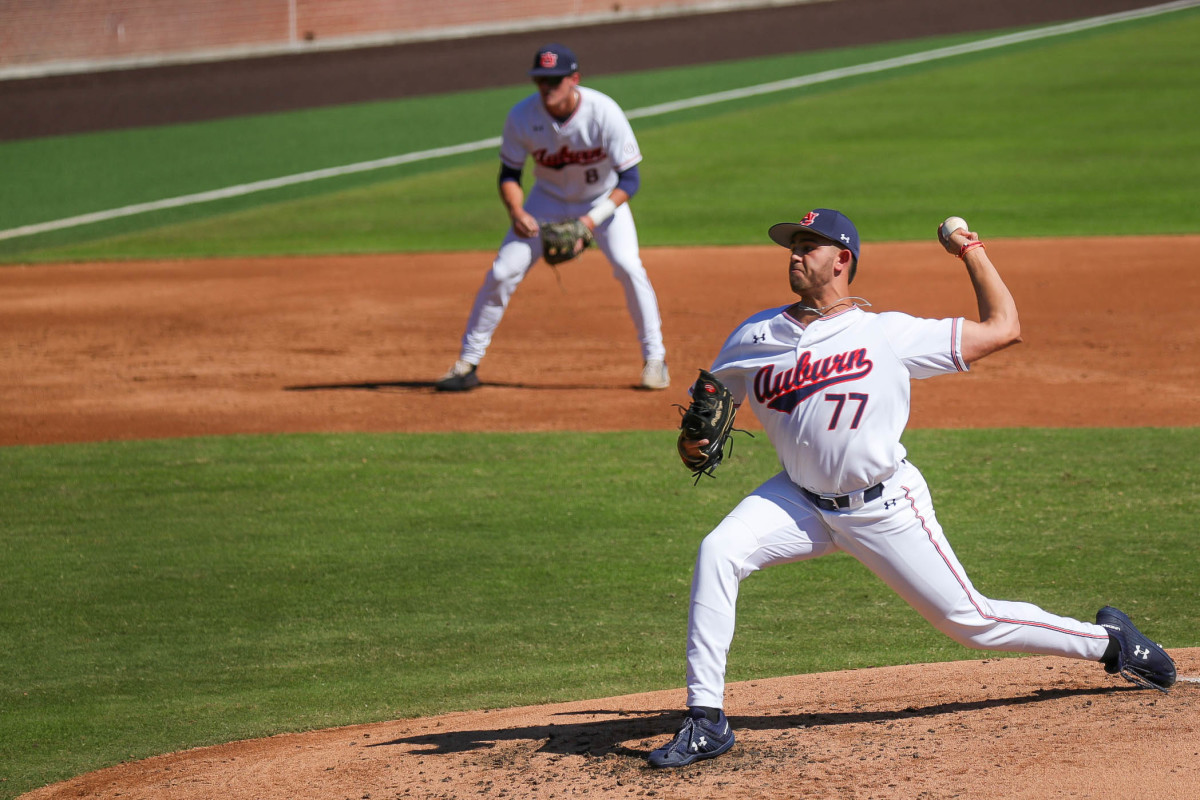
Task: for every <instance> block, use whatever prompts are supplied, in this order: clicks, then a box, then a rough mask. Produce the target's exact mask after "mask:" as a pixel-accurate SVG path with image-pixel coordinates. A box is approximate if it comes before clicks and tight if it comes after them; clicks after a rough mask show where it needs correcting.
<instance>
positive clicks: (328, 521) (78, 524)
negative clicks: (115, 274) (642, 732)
mask: <svg viewBox="0 0 1200 800" xmlns="http://www.w3.org/2000/svg"><path fill="white" fill-rule="evenodd" d="M906 444H907V445H908V448H909V453H910V457H911V458H912V460H913V461H914V463H916V464H918V465H919V466H921V467H922V469H923V470H924V471H925V473H926V475H927V477H928V478H929V480H930V483H931V486H932V487H933V492H934V498H935V501H936V502H937V504H938V515H939V519H940V520H941V521H942V523H943V525H944V526H945V527H946V529H947V531H948V535H949V536H950V539H951V541H952V542H953V544H954V545H955V548H956V551H957V553H958V555H959V556H960V558H961V559H962V561H963V562H964V563H965V564H966V566H967V568H968V570H969V571H970V574H971V577H972V579H973V580H974V582H975V584H976V585H977V586H978V587H979V588H980V590H981V591H983V592H986V593H988V594H990V595H991V596H995V597H1003V598H1006V599H1022V600H1029V601H1031V602H1036V603H1039V604H1041V605H1043V606H1045V607H1047V608H1048V609H1051V610H1054V611H1056V612H1059V613H1065V614H1068V615H1072V616H1086V617H1089V618H1090V616H1091V615H1092V614H1094V613H1095V610H1096V609H1097V608H1099V607H1100V606H1101V605H1103V604H1104V603H1108V602H1112V603H1114V604H1116V605H1119V606H1125V607H1126V608H1127V609H1128V610H1129V611H1130V613H1131V614H1133V615H1134V616H1135V618H1136V619H1138V621H1139V622H1144V623H1145V626H1146V628H1147V629H1148V630H1149V631H1152V632H1153V635H1155V636H1156V637H1157V638H1159V639H1161V640H1162V641H1164V642H1166V643H1167V644H1168V645H1170V646H1190V645H1195V644H1196V643H1197V641H1196V638H1195V637H1196V633H1195V630H1196V629H1195V625H1194V620H1195V619H1197V617H1198V615H1200V598H1198V597H1197V596H1196V594H1195V592H1194V591H1192V584H1193V582H1194V564H1195V558H1194V555H1193V553H1192V549H1193V548H1192V541H1191V539H1192V531H1193V527H1194V526H1193V520H1194V517H1195V513H1196V510H1197V500H1198V496H1200V494H1198V491H1197V479H1196V477H1195V476H1196V475H1197V474H1198V472H1197V469H1196V467H1197V456H1196V453H1198V452H1200V430H1198V429H1177V430H1156V429H1142V430H1138V429H1122V430H1115V431H1091V430H1066V431H1050V430H999V431H953V432H936V431H916V432H912V433H911V434H910V435H909V436H907V437H906ZM743 445H744V446H742V445H739V447H738V448H737V450H736V451H735V453H734V454H733V457H732V459H731V461H730V463H729V464H727V465H726V466H724V467H722V470H721V471H720V472H719V473H718V475H719V478H718V479H717V480H713V481H704V482H703V483H701V484H700V486H699V487H695V488H693V487H692V486H691V481H690V480H689V479H688V477H687V475H686V474H685V473H684V472H683V471H682V469H680V468H679V467H678V466H677V464H676V460H675V456H674V449H673V437H672V435H671V432H669V431H668V432H636V433H623V434H528V435H516V434H513V435H451V434H444V435H409V436H405V435H392V436H365V435H356V436H349V435H333V436H275V437H231V438H222V439H185V440H174V441H152V442H137V443H108V444H95V445H75V446H69V447H68V446H46V447H30V448H12V447H10V448H2V449H0V475H2V476H3V478H4V480H3V481H0V507H2V508H4V509H5V519H4V527H3V536H2V538H0V559H2V562H3V569H2V570H0V648H3V649H2V652H4V653H5V656H4V659H5V660H4V669H3V670H2V674H0V708H2V710H3V713H0V763H3V764H4V765H5V768H6V769H5V775H4V777H6V778H7V779H8V780H7V781H6V782H4V783H3V784H0V787H2V788H0V794H3V795H5V796H11V795H12V794H16V793H20V792H22V791H24V790H27V789H30V788H33V787H34V786H37V785H41V784H44V783H47V782H50V781H53V780H55V779H58V778H64V777H67V776H70V775H72V774H77V773H79V772H82V771H86V770H90V769H94V768H97V767H99V766H102V765H105V764H111V763H115V762H117V761H120V760H122V759H128V758H134V757H142V756H148V755H151V754H154V753H160V752H165V751H171V750H177V749H180V748H183V747H189V746H193V745H201V744H209V743H216V742H221V741H228V740H232V739H236V738H243V737H253V736H259V735H265V734H268V733H273V732H279V731H285V730H301V729H307V728H315V727H327V726H332V725H338V724H345V723H351V722H367V721H373V720H381V719H388V718H394V717H397V716H412V715H424V714H430V713H436V712H439V711H447V710H453V709H470V708H480V707H502V706H511V705H522V704H529V703H537V702H549V701H556V700H566V699H572V698H585V697H597V696H607V695H612V694H620V693H627V692H636V691H642V690H649V689H656V688H671V687H677V686H680V685H682V680H683V666H684V665H683V636H684V627H685V624H686V616H687V597H688V586H689V583H690V571H691V564H692V560H693V558H694V556H695V548H696V546H697V545H698V543H699V540H700V538H701V537H702V536H703V535H704V533H706V532H707V531H708V530H709V529H710V528H711V527H712V526H713V525H715V523H716V522H717V521H719V519H720V518H721V516H723V515H724V514H725V513H726V512H727V511H728V510H729V509H730V508H731V507H732V506H733V505H734V504H736V502H737V501H738V500H739V499H740V498H741V497H742V496H743V495H744V494H745V493H746V492H748V491H749V490H750V489H752V488H753V487H754V486H755V485H757V484H758V483H759V482H760V481H761V480H762V479H764V478H765V477H767V476H768V475H770V474H772V473H773V472H774V471H775V470H776V469H777V462H776V461H775V459H774V456H773V453H772V451H771V449H770V447H769V446H768V445H767V444H766V443H765V441H759V440H751V441H747V442H744V443H743ZM580 452H587V453H589V462H588V463H587V464H586V465H584V464H581V463H580V462H579V459H578V453H580ZM742 597H743V600H742V603H741V607H740V609H739V611H740V618H741V624H740V625H739V633H738V638H737V641H736V643H735V650H734V652H733V656H732V659H731V664H730V674H729V678H730V680H733V681H737V680H745V679H749V678H753V677H764V676H769V675H783V674H793V673H798V672H811V671H824V670H832V669H841V668H849V667H864V666H871V665H883V664H895V663H904V662H919V661H930V660H946V659H956V658H976V657H978V653H976V652H973V651H967V650H965V649H963V648H962V647H960V646H958V645H956V644H954V643H953V642H950V641H949V640H947V639H945V638H944V637H941V636H940V635H938V634H937V633H936V632H934V631H933V630H932V629H931V628H930V627H929V626H928V625H926V624H925V623H924V622H923V621H922V620H921V619H920V618H919V617H917V615H916V614H915V613H914V612H912V611H911V610H910V609H909V608H908V607H907V606H905V605H904V604H903V603H902V602H900V601H899V600H898V599H897V598H895V597H894V596H893V595H892V594H891V593H890V592H889V591H888V590H887V589H886V588H885V587H883V586H882V585H881V584H880V583H879V582H878V581H877V580H876V579H875V578H873V577H872V576H871V575H869V574H868V573H867V572H866V571H865V570H864V569H862V568H861V567H860V566H859V565H857V563H855V562H853V561H851V560H850V559H848V558H845V557H838V556H835V557H831V558H827V559H820V560H818V561H815V562H811V563H807V564H799V565H789V566H781V567H779V568H776V569H773V570H767V571H765V572H763V573H762V574H760V575H756V576H754V577H753V578H752V579H751V580H748V581H746V583H745V585H744V587H743V594H742ZM835 640H836V641H837V642H838V643H839V645H838V647H836V648H830V647H813V646H812V642H814V641H818V642H819V641H835Z"/></svg>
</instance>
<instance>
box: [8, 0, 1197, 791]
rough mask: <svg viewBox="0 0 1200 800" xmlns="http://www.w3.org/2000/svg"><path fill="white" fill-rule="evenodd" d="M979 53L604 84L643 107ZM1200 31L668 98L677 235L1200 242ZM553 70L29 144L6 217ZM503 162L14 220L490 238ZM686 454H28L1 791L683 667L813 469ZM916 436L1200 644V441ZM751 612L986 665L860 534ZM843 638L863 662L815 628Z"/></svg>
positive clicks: (654, 435)
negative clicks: (705, 470)
mask: <svg viewBox="0 0 1200 800" xmlns="http://www.w3.org/2000/svg"><path fill="white" fill-rule="evenodd" d="M963 40H964V37H956V38H953V39H939V40H936V41H935V40H930V41H922V42H904V43H896V44H892V45H888V46H881V47H873V48H861V49H855V50H846V51H836V52H826V53H816V54H809V55H804V56H793V57H787V58H774V59H765V60H762V61H753V62H741V63H738V64H733V65H728V64H726V65H713V66H708V67H700V68H694V69H689V70H663V71H658V72H654V73H646V74H638V75H627V76H612V77H603V76H601V77H598V78H597V79H596V80H595V81H587V82H588V83H590V84H591V85H593V86H596V87H597V88H601V89H603V90H604V91H607V92H609V93H611V94H613V95H614V96H615V97H617V99H618V100H620V101H621V102H622V104H623V105H624V106H625V107H626V108H627V109H628V108H636V107H641V106H646V105H649V104H652V103H659V102H664V101H667V100H670V99H675V98H678V97H680V96H691V95H694V94H697V93H700V92H701V91H703V92H708V91H718V90H721V89H727V88H736V87H739V86H746V85H751V84H754V83H756V82H762V81H769V80H778V79H780V78H783V77H788V76H792V75H797V74H808V73H811V72H816V71H820V70H825V69H831V68H834V67H839V66H846V65H851V64H858V63H865V62H868V61H873V60H878V59H882V58H887V57H891V56H894V55H898V54H901V53H906V52H920V51H922V50H926V49H929V48H931V47H935V46H940V45H942V44H946V43H948V42H957V41H963ZM1197 41H1200V14H1198V13H1196V12H1195V11H1186V12H1179V13H1176V14H1174V15H1172V16H1170V17H1169V18H1164V19H1161V20H1157V21H1144V22H1139V23H1135V24H1128V25H1122V26H1117V27H1113V28H1106V29H1100V30H1096V31H1091V32H1088V33H1084V34H1077V35H1073V36H1070V37H1064V38H1062V39H1054V40H1047V41H1042V42H1038V43H1031V44H1027V45H1023V46H1020V47H1018V48H1013V49H1010V50H1000V51H994V52H991V53H988V54H979V55H975V56H970V57H966V58H964V59H963V60H962V61H961V62H942V63H937V64H927V65H924V66H919V67H912V68H909V69H906V70H903V71H897V72H893V73H885V74H880V75H876V76H874V77H870V78H857V79H854V80H852V81H848V82H846V83H832V84H825V85H822V86H820V87H815V88H811V89H803V90H795V91H791V92H787V93H782V94H778V95H767V96H762V97H758V98H755V99H748V100H743V101H738V102H736V103H730V104H726V105H722V106H712V107H708V108H705V109H696V110H693V111H689V112H683V113H680V114H678V115H672V116H663V117H651V118H647V119H645V120H643V121H641V122H639V123H636V125H635V127H636V129H637V131H638V135H639V140H640V141H641V143H642V147H643V149H644V151H645V153H646V162H645V165H644V167H643V178H644V181H643V187H644V188H643V191H642V193H641V194H639V196H638V197H637V198H636V200H635V204H636V213H637V215H638V222H639V228H640V232H641V235H642V240H643V244H644V245H647V246H651V247H652V246H656V245H678V244H690V243H705V244H739V243H745V242H758V241H759V240H760V239H761V232H762V229H763V223H764V220H775V219H776V218H777V217H778V215H779V214H781V213H783V214H785V215H786V214H787V213H789V212H790V211H792V210H797V209H804V208H807V207H811V206H813V205H831V206H835V207H842V208H845V209H846V210H847V211H849V212H850V213H852V214H853V215H854V217H855V219H856V222H858V223H859V227H860V228H861V229H862V230H863V231H864V232H865V233H866V234H867V238H868V239H870V240H887V239H912V238H918V237H927V236H928V235H929V232H930V230H931V229H932V226H933V225H935V224H936V222H937V221H939V220H940V219H941V218H942V217H943V216H945V215H946V213H948V211H953V212H956V213H961V214H963V216H965V217H967V218H968V219H971V220H972V221H973V222H978V225H979V227H980V228H981V229H982V230H984V231H985V232H986V233H987V235H989V236H1031V235H1032V236H1054V235H1063V234H1096V233H1107V234H1112V233H1131V232H1141V233H1145V234H1169V233H1195V232H1197V230H1198V229H1200V216H1198V215H1197V212H1196V209H1197V208H1198V207H1200V205H1198V204H1197V199H1198V198H1197V190H1196V187H1197V186H1200V139H1198V138H1197V137H1196V136H1195V130H1196V128H1197V119H1196V117H1197V113H1198V112H1197V111H1196V104H1195V103H1194V102H1191V99H1192V98H1193V96H1194V94H1195V89H1194V87H1195V85H1196V83H1197V78H1200V67H1198V62H1197V61H1196V59H1195V56H1194V51H1195V43H1196V42H1197ZM681 87H684V90H683V91H684V94H683V95H680V92H681ZM696 87H703V88H702V89H697V88H696ZM525 92H526V88H525V87H524V86H514V87H511V88H509V89H503V90H495V91H489V92H473V93H464V94H460V95H453V96H447V97H435V98H424V99H420V100H411V101H404V102H397V103H373V104H364V105H360V106H351V107H346V108H336V109H323V110H320V111H310V112H300V113H294V114H279V115H268V116H263V117H255V118H249V119H239V120H227V121H222V122H214V123H205V124H198V125H183V126H175V127H169V128H163V129H153V130H140V131H126V132H113V133H105V134H95V135H90V136H71V137H56V138H52V139H45V140H35V141H28V142H15V143H5V144H0V174H3V175H4V176H5V180H4V186H5V191H4V192H2V193H0V219H3V220H4V222H3V227H4V228H12V227H15V226H19V225H27V224H33V223H37V222H43V221H47V220H52V219H59V218H62V217H67V216H72V215H76V214H82V213H88V212H92V211H97V210H103V209H106V208H114V207H118V206H121V205H124V204H130V203H139V202H145V201H148V200H154V199H160V198H163V197H174V196H179V195H183V194H187V193H191V192H198V191H206V190H211V189H216V188H220V187H222V186H228V185H233V184H236V183H239V182H246V181H255V180H263V179H267V178H272V177H278V176H280V175H286V174H292V173H295V172H302V171H305V170H311V169H318V168H322V167H329V166H336V165H339V164H348V163H354V162H356V161H361V160H367V159H372V158H382V157H386V156H390V155H395V154H396V153H400V152H409V151H414V150H420V149H428V148H432V147H439V146H445V145H450V144H457V143H460V142H462V141H468V140H473V139H484V138H487V137H490V136H495V135H497V134H498V128H499V123H500V120H501V119H502V116H503V113H504V111H505V110H506V109H507V107H508V105H510V104H511V103H512V102H513V101H514V100H515V99H517V98H518V97H520V96H522V95H523V94H524V93H525ZM948 97H953V98H954V99H953V100H951V99H948ZM415 120H419V121H420V124H415V122H414V121H415ZM494 178H495V156H494V152H491V151H481V152H479V153H476V154H473V155H465V156H456V157H454V158H450V159H444V160H437V161H430V162H423V163H421V164H414V165H408V166H404V167H396V168H392V169H389V170H382V171H380V172H378V173H366V174H360V175H357V176H351V177H347V178H341V179H335V180H330V181H323V182H316V183H312V184H306V185H304V186H298V187H293V188H291V189H286V190H279V191H274V192H264V193H260V194H255V195H249V196H246V197H243V198H240V199H237V200H231V201H221V202H216V203H208V204H203V205H198V206H192V207H188V208H182V209H177V210H174V211H168V212H157V213H153V214H146V215H139V216H135V217H129V218H126V219H123V220H118V221H114V222H107V223H101V224H97V225H89V226H81V227H78V228H73V229H70V230H67V231H60V232H56V233H48V234H43V235H39V236H33V237H20V238H13V239H8V240H3V241H0V259H3V260H4V261H6V262H8V263H38V262H45V261H55V260H62V259H104V258H131V257H132V258H141V257H154V258H159V257H177V256H204V257H208V256H224V255H236V254H244V253H292V252H296V253H320V252H366V251H422V250H448V249H464V248H466V249H474V248H478V249H483V250H487V249H490V248H491V247H493V246H494V245H495V243H496V241H497V240H498V238H499V236H500V233H501V228H502V226H503V219H502V212H501V210H500V208H499V204H498V203H497V201H496V198H495V188H494ZM1114 220H1119V226H1118V225H1117V224H1115V223H1114ZM673 441H674V439H673V432H671V431H641V432H630V433H622V434H604V435H586V434H563V435H549V434H538V435H515V434H495V435H470V436H468V435H420V436H418V435H392V436H367V435H362V436H348V435H330V436H257V437H230V438H219V439H185V440H178V441H154V442H140V443H105V444H89V445H78V446H43V447H9V448H0V508H2V509H3V523H2V526H0V530H2V537H0V554H2V559H3V561H2V564H0V566H2V567H3V568H2V569H0V647H2V648H3V650H2V652H3V653H5V655H4V656H3V659H4V660H3V662H2V666H3V670H2V677H0V692H2V694H0V797H4V798H8V797H14V796H16V795H17V794H20V793H22V792H24V791H26V790H29V789H32V788H34V787H36V786H40V785H43V784H45V783H48V782H51V781H54V780H58V779H62V778H66V777H69V776H71V775H74V774H78V773H80V772H83V771H87V770H91V769H95V768H98V767H101V766H105V765H109V764H113V763H116V762H119V761H121V760H125V759H130V758H140V757H144V756H148V755H151V754H155V753H162V752H168V751H173V750H178V749H181V748H185V747H190V746H196V745H203V744H211V743H216V742H223V741H229V740H233V739H238V738H246V737H254V736H260V735H266V734H270V733H276V732H281V731H291V730H302V729H311V728H321V727H327V726H333V725H341V724H349V723H354V722H368V721H375V720H383V719H390V718H395V717H398V716H413V715H424V714H430V713H435V712H440V711H447V710H453V709H471V708H480V707H503V706H511V705H520V704H527V703H538V702H545V701H554V700H566V699H571V698H586V697H600V696H608V695H612V694H620V693H629V692H637V691H642V690H650V689H662V688H673V687H677V686H680V685H682V682H683V677H684V674H683V673H684V664H683V636H684V626H685V621H686V614H687V607H686V606H687V596H688V586H689V581H690V570H691V563H692V559H693V557H694V554H695V548H696V546H697V545H698V543H699V541H700V539H701V537H702V536H703V535H704V533H706V532H707V531H708V530H709V529H710V528H711V527H712V525H713V524H715V522H716V521H718V520H719V519H720V518H721V516H722V515H723V514H724V513H725V512H726V511H727V510H728V509H729V508H730V507H732V505H733V504H735V503H736V502H737V500H738V499H740V498H741V497H742V496H743V495H744V494H745V493H746V492H747V491H749V490H750V489H751V488H753V487H754V486H756V485H757V484H758V483H760V482H761V481H762V480H764V479H765V478H766V477H767V476H769V475H770V474H772V472H773V471H774V470H775V469H776V467H775V458H774V455H773V453H772V452H771V451H770V448H769V446H768V445H767V444H766V442H765V440H763V439H761V438H760V439H756V440H752V441H745V442H739V444H738V447H737V449H736V451H735V454H734V458H733V459H732V460H731V463H729V464H728V465H727V466H725V467H722V469H721V470H720V471H719V472H718V475H719V479H718V480H716V481H704V482H702V483H701V484H700V486H698V487H695V488H693V487H692V486H691V482H690V480H688V479H687V477H686V475H685V474H683V473H682V472H681V470H680V469H679V468H678V466H677V463H676V460H675V456H674V451H673V447H674V444H673ZM906 443H907V444H908V446H909V448H910V454H911V456H912V459H913V460H914V462H915V463H917V464H918V465H919V466H920V467H921V468H922V469H923V471H924V472H925V474H926V476H927V477H928V478H929V480H930V483H931V485H932V487H933V490H934V497H935V499H936V500H937V502H938V510H939V518H940V519H941V521H942V523H943V525H944V526H945V527H946V529H947V531H948V533H949V535H950V538H951V541H952V542H953V543H954V544H955V547H956V548H957V551H958V554H959V556H960V558H961V559H962V560H963V561H964V563H965V564H966V565H967V567H968V568H969V569H970V570H971V575H972V578H973V579H974V581H975V583H976V585H977V586H978V587H979V588H980V589H981V590H982V591H984V592H987V593H988V594H990V595H992V596H994V597H998V598H1005V599H1021V600H1028V601H1031V602H1036V603H1039V604H1041V605H1044V606H1045V607H1047V608H1049V609H1051V610H1054V611H1056V612H1059V613H1063V614H1067V615H1072V616H1078V617H1082V618H1088V619H1090V618H1092V616H1093V615H1094V614H1095V611H1096V609H1098V608H1099V607H1100V606H1101V605H1103V604H1105V603H1109V602H1111V603H1114V604H1117V605H1120V606H1123V607H1125V608H1126V610H1128V611H1129V612H1130V613H1131V614H1132V615H1133V616H1134V618H1135V619H1136V620H1138V621H1139V622H1142V623H1145V626H1146V628H1147V630H1148V632H1150V633H1151V634H1152V635H1154V636H1156V637H1158V638H1160V639H1162V640H1163V641H1164V642H1166V643H1168V644H1169V645H1170V646H1176V647H1185V646H1195V645H1197V644H1198V643H1200V638H1198V636H1197V633H1196V631H1197V626H1196V623H1197V620H1200V597H1197V595H1196V592H1195V591H1194V582H1195V576H1196V560H1195V555H1194V552H1193V550H1194V548H1193V547H1192V544H1191V540H1192V538H1193V537H1192V534H1193V533H1194V520H1195V516H1196V511H1197V507H1198V492H1197V485H1196V477H1195V476H1196V474H1197V469H1196V468H1197V466H1198V463H1197V455H1196V454H1197V452H1200V434H1198V433H1197V430H1196V429H1174V430H1163V429H1126V430H1115V431H1100V430H1066V431H1058V430H993V431H953V432H939V431H915V432H911V433H910V434H909V435H908V436H907V438H906ZM584 451H586V452H588V453H589V463H588V464H587V465H586V466H583V465H581V464H580V463H579V458H578V454H579V453H580V452H584ZM740 611H741V618H740V621H739V628H738V637H737V639H736V641H735V645H734V647H735V650H734V657H733V659H732V661H731V665H730V674H729V679H730V680H731V681H738V680H745V679H749V678H752V677H765V676H772V675H785V674H794V673H799V672H811V671H824V670H834V669H841V668H849V667H864V666H872V665H884V664H898V663H906V662H921V661H931V660H948V659H960V658H976V657H978V654H977V653H974V652H971V651H967V650H965V649H964V648H962V647H960V646H958V645H956V644H954V643H953V642H950V641H949V640H947V639H945V638H944V637H941V636H940V635H938V634H936V633H935V632H933V631H932V629H930V628H929V627H928V625H926V624H925V623H924V622H923V621H921V620H920V619H919V618H918V617H917V616H916V615H915V614H914V613H913V612H912V611H911V610H909V609H908V608H907V607H906V606H904V605H903V603H901V602H900V601H899V600H897V599H896V598H895V597H894V596H893V595H892V594H891V593H890V592H889V591H887V590H886V589H885V588H884V587H883V586H882V585H880V584H879V583H878V581H876V580H875V579H874V578H873V577H871V576H870V575H869V574H867V573H866V572H865V570H863V569H862V568H861V567H860V566H859V565H857V564H856V563H855V562H853V561H851V560H850V559H848V558H844V557H839V556H834V557H831V558H828V559H823V560H820V561H818V562H814V563H810V564H803V565H792V566H790V567H780V568H778V569H776V570H770V571H767V572H765V573H763V574H761V575H757V576H755V577H754V578H753V579H751V580H750V581H747V583H746V586H745V590H744V593H743V601H742V604H741V608H740ZM829 637H836V638H837V640H838V641H839V642H840V643H842V645H843V646H842V647H840V648H839V649H837V650H836V651H834V650H829V649H824V648H813V647H812V646H811V642H812V641H814V640H816V639H820V638H829Z"/></svg>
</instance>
